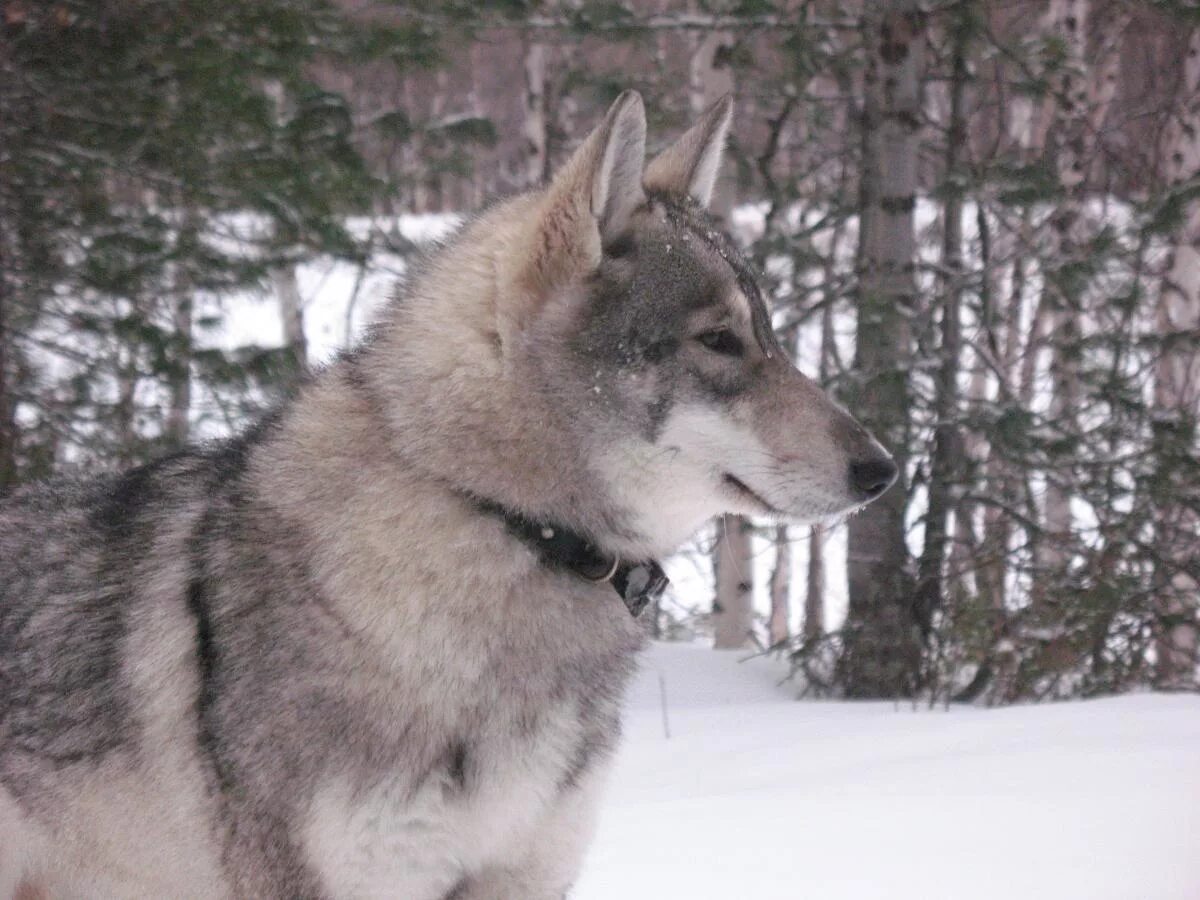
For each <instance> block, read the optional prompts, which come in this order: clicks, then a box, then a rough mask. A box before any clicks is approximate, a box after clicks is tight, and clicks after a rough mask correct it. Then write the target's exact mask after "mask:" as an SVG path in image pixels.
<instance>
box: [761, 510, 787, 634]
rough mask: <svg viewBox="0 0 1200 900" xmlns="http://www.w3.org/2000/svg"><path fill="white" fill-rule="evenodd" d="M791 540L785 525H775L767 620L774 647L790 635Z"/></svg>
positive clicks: (768, 631) (768, 632)
mask: <svg viewBox="0 0 1200 900" xmlns="http://www.w3.org/2000/svg"><path fill="white" fill-rule="evenodd" d="M791 592H792V542H791V540H790V539H789V538H788V529H787V526H786V525H777V526H776V527H775V568H774V569H772V570H771V616H770V618H769V619H768V620H767V641H768V643H769V644H770V645H771V646H772V647H774V646H776V645H778V644H782V643H784V642H785V641H786V640H787V639H788V637H789V636H790V622H789V620H790V619H791V617H792V604H791V596H790V595H791Z"/></svg>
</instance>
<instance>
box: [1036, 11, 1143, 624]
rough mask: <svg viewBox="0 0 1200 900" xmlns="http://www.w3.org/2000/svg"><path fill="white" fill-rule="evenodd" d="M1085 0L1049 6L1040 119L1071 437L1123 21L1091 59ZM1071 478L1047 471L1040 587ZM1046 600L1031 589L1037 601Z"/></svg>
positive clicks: (1062, 564)
mask: <svg viewBox="0 0 1200 900" xmlns="http://www.w3.org/2000/svg"><path fill="white" fill-rule="evenodd" d="M1090 14H1091V4H1090V2H1088V0H1053V2H1052V4H1051V7H1050V17H1051V21H1052V27H1053V29H1054V33H1055V34H1056V35H1057V36H1058V37H1059V38H1060V39H1061V40H1062V44H1063V46H1064V47H1065V49H1066V55H1067V59H1066V63H1065V65H1064V68H1063V74H1062V75H1061V76H1060V77H1059V78H1058V79H1056V81H1057V83H1056V84H1055V86H1054V87H1055V90H1054V96H1056V98H1057V103H1058V105H1057V109H1056V110H1055V111H1054V114H1053V115H1048V116H1047V117H1046V121H1047V122H1053V124H1054V128H1053V134H1052V135H1050V140H1051V148H1052V149H1053V150H1054V153H1055V163H1056V167H1057V170H1058V181H1059V184H1060V185H1062V187H1063V189H1064V191H1065V196H1064V198H1063V200H1062V201H1061V202H1059V204H1058V205H1057V208H1056V209H1055V212H1054V214H1053V216H1051V220H1050V225H1051V232H1050V233H1051V236H1052V238H1053V246H1052V248H1051V255H1050V257H1049V258H1051V259H1053V260H1054V261H1055V265H1054V266H1048V267H1047V269H1046V279H1045V296H1044V305H1045V308H1046V327H1047V331H1048V333H1049V334H1050V335H1051V336H1052V340H1053V345H1052V347H1051V359H1050V386H1051V391H1052V395H1051V401H1050V408H1049V411H1048V413H1047V418H1048V421H1049V423H1050V424H1051V426H1052V427H1055V428H1058V429H1060V430H1061V431H1063V432H1064V433H1065V434H1066V435H1068V436H1070V435H1074V434H1076V433H1077V424H1076V410H1077V409H1078V408H1079V402H1080V384H1079V371H1078V369H1079V367H1078V362H1077V357H1078V346H1079V343H1080V341H1081V340H1082V338H1083V334H1082V332H1081V329H1080V322H1081V321H1082V320H1083V319H1084V314H1085V309H1084V303H1085V300H1086V298H1085V296H1084V287H1085V285H1084V284H1083V283H1082V280H1081V279H1080V277H1079V276H1078V274H1077V272H1076V267H1077V265H1078V262H1079V260H1080V257H1081V255H1082V254H1083V252H1084V247H1085V245H1086V243H1087V240H1088V237H1089V232H1090V231H1091V225H1090V223H1089V222H1088V221H1087V216H1086V212H1085V209H1084V201H1085V199H1086V194H1085V189H1086V177H1087V170H1088V167H1089V166H1090V164H1091V161H1092V159H1093V157H1094V155H1095V152H1096V146H1095V141H1096V135H1097V134H1098V133H1099V131H1100V128H1101V126H1102V125H1103V123H1104V120H1105V118H1106V117H1107V115H1108V110H1109V108H1110V107H1111V105H1112V101H1113V99H1114V98H1115V96H1116V88H1117V75H1118V66H1119V62H1120V55H1119V50H1120V47H1119V42H1120V39H1121V36H1122V35H1123V34H1124V31H1125V28H1126V26H1127V25H1128V22H1129V13H1128V12H1120V13H1119V14H1117V15H1116V16H1114V18H1113V20H1112V21H1111V22H1110V23H1109V24H1108V25H1107V27H1106V34H1107V38H1108V39H1107V41H1106V42H1105V43H1104V44H1103V45H1102V46H1101V47H1098V48H1096V49H1095V51H1094V52H1093V53H1091V54H1089V51H1088V46H1087V31H1088V19H1089V16H1090ZM1070 480H1071V479H1070V472H1069V469H1067V468H1066V467H1065V466H1062V467H1059V469H1058V470H1057V471H1055V469H1054V467H1051V469H1050V471H1048V472H1047V482H1046V495H1045V512H1044V516H1043V523H1044V535H1043V538H1042V540H1041V541H1040V542H1039V550H1038V560H1037V568H1038V570H1039V572H1040V573H1042V574H1044V575H1049V576H1050V577H1048V578H1043V579H1042V581H1041V583H1042V584H1043V585H1050V584H1052V583H1053V582H1054V580H1055V575H1058V576H1061V575H1062V574H1063V572H1064V571H1065V569H1066V567H1067V565H1068V563H1069V561H1070V557H1071V554H1072V546H1073V544H1074V541H1075V536H1074V534H1073V531H1072V528H1073V522H1072V516H1071V493H1072V491H1071V486H1070ZM1047 599H1048V595H1047V594H1046V592H1045V591H1037V590H1035V591H1034V601H1035V603H1039V602H1043V601H1045V600H1047Z"/></svg>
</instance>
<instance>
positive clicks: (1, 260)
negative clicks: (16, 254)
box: [0, 232, 17, 497]
mask: <svg viewBox="0 0 1200 900" xmlns="http://www.w3.org/2000/svg"><path fill="white" fill-rule="evenodd" d="M7 249H8V248H7V247H6V246H5V241H4V234H3V232H0V497H2V496H4V494H5V492H7V491H8V490H9V488H11V487H12V486H13V485H15V484H16V481H17V424H16V422H15V421H14V418H15V414H16V407H17V404H16V397H15V396H14V395H15V393H16V378H15V377H14V376H13V375H10V372H9V369H10V367H11V368H13V369H15V366H13V364H12V361H11V360H10V348H9V341H10V337H9V331H8V310H9V302H10V301H9V280H8V275H7V272H6V269H5V265H6V262H7V260H6V258H5V257H6V256H7V252H6V251H7Z"/></svg>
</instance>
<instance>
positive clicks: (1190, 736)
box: [572, 644, 1200, 900]
mask: <svg viewBox="0 0 1200 900" xmlns="http://www.w3.org/2000/svg"><path fill="white" fill-rule="evenodd" d="M738 659H739V657H738V656H737V655H736V654H729V653H717V652H715V651H712V650H709V649H706V648H701V647H698V646H694V645H671V644H660V645H656V646H655V647H654V648H653V649H652V651H651V652H650V653H649V654H648V655H647V657H646V659H645V661H644V666H643V670H642V672H641V675H640V677H639V679H638V682H637V684H636V685H635V687H634V690H633V692H632V696H631V698H630V703H629V708H628V710H627V716H626V735H625V740H624V744H623V747H622V750H621V753H620V756H619V760H618V763H617V767H616V772H615V775H614V779H613V783H612V785H611V787H610V789H609V794H608V800H607V804H606V806H605V809H604V811H603V817H602V820H601V824H600V831H599V835H598V837H597V840H596V843H595V845H594V846H593V848H592V851H591V853H590V855H589V858H588V862H587V866H586V868H585V871H584V875H583V878H582V880H581V882H580V884H579V885H578V887H577V889H576V890H575V892H574V894H573V895H572V898H573V900H612V898H672V900H673V898H679V900H698V898H738V900H740V898H754V900H776V898H779V900H782V898H788V900H799V898H815V900H837V898H854V900H872V898H888V900H908V898H920V900H990V898H997V900H998V898H1004V900H1013V898H1021V900H1026V898H1034V900H1040V898H1052V900H1075V898H1078V900H1198V898H1200V697H1195V696H1160V695H1138V696H1129V697H1122V698H1115V699H1108V700H1094V701H1088V702H1075V703H1062V704H1048V705H1040V706H1025V707H1016V708H1007V709H999V710H984V709H975V708H967V709H952V710H950V711H949V712H946V711H942V710H937V711H929V710H927V709H921V710H918V711H913V709H912V708H911V707H909V706H903V707H899V708H897V707H895V706H893V705H891V704H883V703H859V704H852V703H829V702H809V701H803V702H797V701H795V700H793V699H792V696H793V693H794V691H793V690H792V689H791V688H790V687H788V686H786V685H785V686H782V687H780V686H778V685H777V682H778V679H779V675H780V671H779V669H778V667H777V666H775V665H773V664H771V663H770V662H769V661H767V660H762V659H757V660H751V661H749V662H746V663H739V662H738ZM660 674H661V676H662V678H663V681H664V682H665V685H666V694H667V708H668V717H669V727H670V735H671V736H670V738H669V739H668V738H667V737H665V735H664V728H663V720H662V709H661V703H660V686H659V676H660Z"/></svg>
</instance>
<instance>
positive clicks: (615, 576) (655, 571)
mask: <svg viewBox="0 0 1200 900" xmlns="http://www.w3.org/2000/svg"><path fill="white" fill-rule="evenodd" d="M471 500H472V502H473V503H474V504H475V506H476V507H477V508H478V509H480V510H481V511H482V512H485V513H488V514H490V515H494V516H498V517H499V518H501V519H503V520H504V524H505V526H506V527H507V528H508V530H509V532H510V533H511V534H512V535H514V536H515V537H517V538H519V539H520V540H522V541H524V542H525V543H526V544H528V545H529V546H530V547H531V548H532V549H533V551H534V552H535V553H536V554H537V556H538V558H539V559H540V560H541V561H542V564H543V565H545V566H546V567H548V568H551V569H560V570H565V571H568V572H570V573H571V574H573V575H575V576H576V577H577V578H579V579H581V580H583V581H587V582H591V583H592V584H606V583H607V584H610V585H612V588H613V590H615V591H616V592H617V595H618V596H619V597H620V598H621V600H622V601H623V602H624V604H625V608H626V609H628V610H629V614H630V615H631V616H633V617H634V618H635V619H636V618H637V617H638V616H639V615H640V614H641V612H642V610H643V609H645V608H646V605H647V604H648V603H650V601H651V600H656V599H658V598H659V597H660V596H662V593H663V591H664V590H666V588H667V585H668V584H669V583H670V579H669V578H667V575H666V573H665V572H664V571H663V570H662V566H660V565H659V564H658V563H657V562H656V561H655V560H652V559H650V560H643V561H640V562H626V561H624V560H622V559H621V557H620V556H619V555H617V554H614V553H606V552H605V551H603V550H601V549H600V548H598V547H596V546H595V544H593V543H592V542H591V541H589V540H588V539H587V538H585V537H584V536H583V535H581V534H579V533H578V532H575V531H572V530H571V529H569V528H566V527H563V526H561V525H557V524H554V523H551V522H543V521H538V520H536V519H531V518H529V517H528V516H526V515H523V514H522V513H520V512H517V511H516V510H513V509H509V508H507V507H505V506H502V505H501V504H499V503H496V502H495V501H492V500H487V499H483V498H480V497H472V498H471Z"/></svg>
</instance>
